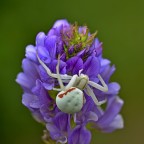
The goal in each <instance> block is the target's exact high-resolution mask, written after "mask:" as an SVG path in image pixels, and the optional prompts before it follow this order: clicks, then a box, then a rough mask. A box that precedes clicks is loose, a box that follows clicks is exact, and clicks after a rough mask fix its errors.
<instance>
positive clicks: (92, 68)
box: [83, 56, 100, 77]
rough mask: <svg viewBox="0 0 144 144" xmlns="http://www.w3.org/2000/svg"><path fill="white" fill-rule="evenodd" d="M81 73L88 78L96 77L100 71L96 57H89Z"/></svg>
mask: <svg viewBox="0 0 144 144" xmlns="http://www.w3.org/2000/svg"><path fill="white" fill-rule="evenodd" d="M83 69H84V70H83V73H84V74H86V75H88V76H89V77H96V76H97V74H99V71H100V62H99V60H98V58H97V57H94V56H90V57H89V58H88V59H87V60H86V62H85V63H84V68H83Z"/></svg>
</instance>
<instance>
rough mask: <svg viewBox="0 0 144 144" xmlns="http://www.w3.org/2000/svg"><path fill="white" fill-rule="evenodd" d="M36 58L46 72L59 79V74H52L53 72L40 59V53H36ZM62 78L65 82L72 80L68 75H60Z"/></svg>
mask: <svg viewBox="0 0 144 144" xmlns="http://www.w3.org/2000/svg"><path fill="white" fill-rule="evenodd" d="M36 56H37V58H38V61H39V63H40V64H41V65H42V67H43V68H44V69H45V70H46V72H47V74H48V75H49V76H51V77H53V78H58V77H57V74H54V73H52V72H51V70H50V69H49V68H48V67H47V66H46V64H45V63H44V62H43V61H42V60H41V59H40V58H39V56H38V53H36ZM60 77H61V79H64V80H70V79H71V78H72V76H69V75H67V74H64V75H60Z"/></svg>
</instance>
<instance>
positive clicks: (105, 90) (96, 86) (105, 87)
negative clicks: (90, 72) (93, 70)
mask: <svg viewBox="0 0 144 144" xmlns="http://www.w3.org/2000/svg"><path fill="white" fill-rule="evenodd" d="M98 78H99V80H100V82H101V83H102V86H101V85H99V84H97V83H95V82H93V81H88V84H89V85H91V86H92V87H94V88H97V89H99V90H101V91H103V92H107V91H108V86H107V85H106V83H105V82H104V80H103V79H102V77H101V76H100V75H99V74H98Z"/></svg>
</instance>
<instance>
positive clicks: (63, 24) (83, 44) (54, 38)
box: [16, 20, 123, 144]
mask: <svg viewBox="0 0 144 144" xmlns="http://www.w3.org/2000/svg"><path fill="white" fill-rule="evenodd" d="M95 37H96V33H94V34H90V32H89V30H88V28H87V27H86V26H83V27H79V26H78V25H77V24H76V23H75V24H74V25H71V24H69V23H68V22H67V20H58V21H56V22H55V24H54V26H53V27H52V28H51V29H50V30H49V32H48V33H47V34H45V33H44V32H40V33H38V35H37V36H36V44H35V46H33V45H29V46H27V47H26V54H25V56H26V58H25V59H24V60H23V61H22V68H23V72H21V73H19V74H18V76H17V79H16V82H17V83H18V84H20V85H21V87H22V88H23V91H24V94H23V96H22V103H23V104H24V105H25V106H26V107H27V108H28V109H29V110H30V111H31V113H32V115H33V117H34V118H35V119H36V120H37V121H38V122H41V123H43V124H44V125H45V128H46V130H45V131H44V136H43V140H44V141H45V142H47V143H48V142H50V143H53V142H60V143H69V144H79V143H82V144H89V143H90V141H91V132H90V130H89V128H88V127H87V124H89V127H91V128H94V129H98V130H100V131H102V132H112V131H114V130H116V129H120V128H123V119H122V116H121V115H120V114H119V112H120V110H121V108H122V105H123V101H122V100H121V99H120V98H119V96H118V93H119V90H120V85H119V84H118V83H116V82H110V77H111V75H112V74H113V73H114V71H115V66H111V63H110V61H109V60H108V59H104V58H103V57H102V43H101V42H99V40H98V38H95ZM59 56H60V60H59ZM38 58H39V59H40V60H41V61H42V63H44V64H45V66H46V67H47V68H48V69H49V70H50V71H51V72H52V73H53V74H56V73H57V71H56V67H57V64H58V61H60V65H59V73H60V75H63V76H65V77H67V79H63V80H62V82H63V83H64V86H66V85H68V83H69V82H70V80H69V78H68V75H69V76H71V77H72V76H74V75H77V76H78V77H79V75H81V74H82V75H84V76H87V77H88V82H89V81H91V83H92V84H90V83H88V82H87V83H86V84H85V85H84V86H83V88H82V87H81V86H82V83H83V82H82V81H81V80H82V79H80V77H79V78H78V80H79V79H80V80H79V81H78V82H77V81H76V82H77V83H76V82H75V81H74V82H75V84H73V86H75V87H77V88H79V86H80V87H81V88H79V89H80V90H81V91H83V93H84V98H83V107H82V109H81V110H80V111H79V112H76V113H74V114H70V113H64V112H62V111H61V110H60V109H59V107H58V105H57V104H56V96H57V91H55V90H54V88H57V87H60V85H59V80H58V79H57V78H56V77H52V76H50V75H49V74H48V72H47V71H46V69H45V68H44V66H43V65H42V64H41V63H40V60H39V59H38ZM99 76H101V77H102V79H103V81H104V82H105V83H106V86H107V87H108V91H106V90H107V89H106V90H103V88H96V87H94V86H93V84H95V85H102V82H101V80H100V78H99ZM67 93H68V92H67ZM67 93H66V94H65V95H67ZM69 93H70V91H69ZM92 95H93V96H92ZM94 99H97V100H98V101H99V102H101V101H102V102H105V103H106V108H105V109H104V108H103V107H102V106H98V105H97V104H96V102H95V101H94Z"/></svg>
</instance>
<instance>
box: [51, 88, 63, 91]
mask: <svg viewBox="0 0 144 144" xmlns="http://www.w3.org/2000/svg"><path fill="white" fill-rule="evenodd" d="M53 90H55V91H62V89H60V88H53Z"/></svg>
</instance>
